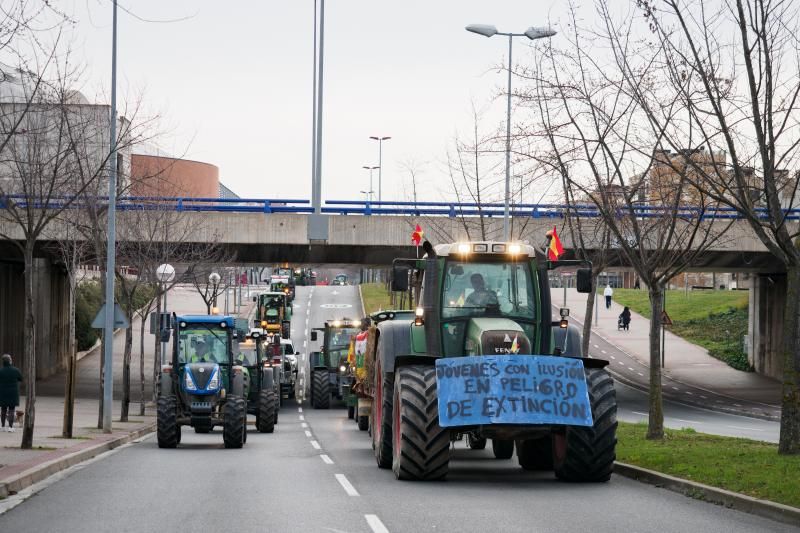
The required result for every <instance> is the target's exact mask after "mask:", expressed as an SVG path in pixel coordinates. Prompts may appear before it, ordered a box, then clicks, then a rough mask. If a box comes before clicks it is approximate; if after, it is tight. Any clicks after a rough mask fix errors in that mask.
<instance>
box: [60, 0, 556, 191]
mask: <svg viewBox="0 0 800 533" xmlns="http://www.w3.org/2000/svg"><path fill="white" fill-rule="evenodd" d="M74 2H75V3H74V4H73V9H74V15H75V18H76V19H77V20H78V24H77V26H76V27H75V29H74V35H73V40H74V49H75V52H76V55H77V56H78V57H79V58H80V59H81V60H83V61H85V63H86V67H87V72H86V76H85V82H84V87H82V90H83V92H84V93H85V94H86V95H87V97H89V98H90V100H96V101H103V100H105V99H106V98H107V97H106V96H105V95H107V94H108V88H109V86H110V68H111V67H110V62H111V57H110V56H111V52H110V43H111V2H110V1H109V0H74ZM313 4H314V1H313V0H283V1H278V0H261V1H249V2H244V1H229V2H220V1H219V0H216V1H208V0H170V1H168V2H165V1H163V0H138V1H136V2H132V1H130V0H128V1H126V2H124V3H122V4H120V5H124V6H125V7H128V8H129V9H131V10H132V11H133V12H134V13H135V14H136V15H137V16H138V17H141V18H144V19H152V20H159V19H160V20H164V19H178V18H182V17H189V18H187V19H186V20H182V21H179V22H172V23H154V22H150V23H148V22H143V21H141V20H137V19H136V18H135V17H133V16H131V15H130V14H128V13H125V11H122V10H120V13H119V17H120V18H119V67H118V68H119V76H120V82H119V90H120V91H121V93H123V94H124V95H137V94H140V93H141V94H143V95H144V103H145V106H146V110H147V112H148V113H157V114H159V115H161V116H162V117H163V118H162V119H161V121H160V129H161V130H162V131H163V132H164V134H163V135H162V136H161V137H160V139H159V145H160V146H161V148H163V149H165V150H167V151H169V152H171V153H174V154H178V155H181V154H184V153H185V157H187V158H190V159H196V160H200V161H205V162H208V163H213V164H215V165H217V166H219V168H220V177H221V180H222V181H223V182H224V183H225V184H226V185H228V186H229V187H231V188H232V189H233V190H234V191H235V192H237V193H238V194H240V195H241V196H245V197H283V198H287V197H301V198H308V197H309V196H310V188H311V187H310V182H311V174H310V172H311V144H310V142H311V102H312V98H311V88H312V81H311V79H312V78H311V77H312V72H313V71H312V38H313V33H312V32H313V22H312V21H313V19H312V17H313ZM563 4H564V2H559V1H558V0H546V1H544V2H536V1H530V0H492V1H491V2H489V1H486V0H402V1H400V0H395V1H388V0H327V2H326V19H325V90H324V96H325V101H324V130H323V131H324V137H323V144H324V149H323V181H324V183H323V199H357V198H363V195H360V194H359V191H360V190H366V189H368V181H369V176H368V172H367V171H366V170H363V169H362V168H361V167H362V166H363V165H376V164H377V144H376V143H375V142H374V141H370V140H369V139H368V137H369V136H370V135H385V136H391V137H392V139H391V140H390V141H388V142H386V143H385V144H384V152H383V168H384V171H383V181H384V188H383V197H384V200H391V199H406V198H404V197H403V191H404V184H405V190H407V189H408V183H409V180H408V178H407V173H405V172H404V171H402V170H401V163H402V162H404V161H408V160H414V161H417V162H427V164H425V165H424V167H423V171H422V174H423V175H422V179H423V181H424V183H426V184H427V189H428V191H429V193H430V194H429V195H427V196H428V197H429V198H431V199H433V198H432V197H433V196H436V197H440V196H441V194H443V192H445V191H446V190H447V187H446V185H445V182H444V181H443V180H444V179H445V175H444V173H443V170H444V169H443V165H442V161H443V160H444V157H445V150H446V149H447V146H448V143H449V142H451V141H452V138H453V136H454V134H455V133H456V131H457V130H463V129H465V128H467V127H468V126H469V123H470V108H471V105H472V104H471V103H472V102H473V101H474V102H475V104H476V105H477V106H479V107H484V106H486V105H489V103H490V102H491V100H492V97H493V96H495V95H496V94H497V91H498V88H499V87H501V86H504V85H505V77H504V75H503V74H502V73H499V72H497V71H494V70H493V67H494V66H495V65H497V64H499V63H500V62H502V61H503V60H504V59H505V58H506V57H507V56H506V54H507V48H506V46H507V41H506V40H504V39H502V38H499V37H494V38H491V39H486V38H484V37H481V36H478V35H475V34H471V33H468V32H466V31H465V30H464V26H465V25H467V24H470V23H485V24H495V25H496V26H497V27H498V28H499V29H500V30H501V31H519V32H521V31H524V30H525V29H526V28H527V27H528V26H531V25H546V24H547V23H548V19H552V20H553V22H554V23H557V19H558V18H559V17H560V16H563V7H557V6H559V5H561V6H563ZM523 41H524V40H518V41H517V43H518V46H517V48H516V49H515V50H516V51H517V52H519V54H520V55H519V56H518V57H522V56H523V55H524V54H526V53H527V51H526V50H525V48H523V46H527V45H526V44H525V43H524V42H523ZM515 55H516V52H515ZM501 104H502V102H496V103H495V105H494V107H493V108H492V109H491V111H490V112H489V115H488V116H489V119H490V120H489V121H488V122H489V124H487V125H488V126H493V125H499V124H500V123H501V122H502V120H503V118H504V117H503V114H504V113H503V112H504V107H503V105H501ZM495 123H496V124H495ZM376 174H377V173H376ZM375 181H376V183H375V186H374V188H375V189H376V190H377V175H376V180H375ZM437 199H438V198H437Z"/></svg>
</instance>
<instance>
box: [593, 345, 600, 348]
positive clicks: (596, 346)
mask: <svg viewBox="0 0 800 533" xmlns="http://www.w3.org/2000/svg"><path fill="white" fill-rule="evenodd" d="M592 346H594V347H595V348H600V346H598V345H597V344H593V345H592Z"/></svg>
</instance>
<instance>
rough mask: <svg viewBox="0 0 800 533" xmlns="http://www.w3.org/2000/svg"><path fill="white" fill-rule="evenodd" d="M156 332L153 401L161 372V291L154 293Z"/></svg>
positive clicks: (156, 395) (155, 397) (156, 394)
mask: <svg viewBox="0 0 800 533" xmlns="http://www.w3.org/2000/svg"><path fill="white" fill-rule="evenodd" d="M156 316H157V317H158V318H157V321H156V322H157V323H156V334H155V339H156V341H155V348H154V350H153V353H154V354H155V355H154V356H153V401H154V402H155V401H156V400H158V375H159V372H161V328H160V326H161V293H160V292H157V293H156Z"/></svg>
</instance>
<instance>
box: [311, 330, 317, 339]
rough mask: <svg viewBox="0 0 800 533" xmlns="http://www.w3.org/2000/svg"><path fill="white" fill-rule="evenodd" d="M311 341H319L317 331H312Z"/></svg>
mask: <svg viewBox="0 0 800 533" xmlns="http://www.w3.org/2000/svg"><path fill="white" fill-rule="evenodd" d="M311 340H312V341H316V340H317V332H316V331H312V332H311Z"/></svg>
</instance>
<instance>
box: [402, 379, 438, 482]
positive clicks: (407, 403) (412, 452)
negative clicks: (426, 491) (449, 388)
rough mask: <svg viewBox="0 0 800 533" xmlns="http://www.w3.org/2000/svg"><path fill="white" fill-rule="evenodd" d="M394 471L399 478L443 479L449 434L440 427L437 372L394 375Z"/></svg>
mask: <svg viewBox="0 0 800 533" xmlns="http://www.w3.org/2000/svg"><path fill="white" fill-rule="evenodd" d="M392 404H393V405H392V411H393V416H392V430H393V439H392V470H393V471H394V475H395V477H397V479H409V480H419V481H429V480H435V479H443V478H444V477H445V476H447V471H448V469H449V466H450V434H449V432H448V431H447V430H446V429H443V428H442V427H440V426H439V402H438V397H437V389H436V369H435V368H434V367H433V366H431V365H409V366H404V367H401V368H399V369H398V370H397V372H395V376H394V401H393V402H392Z"/></svg>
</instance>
